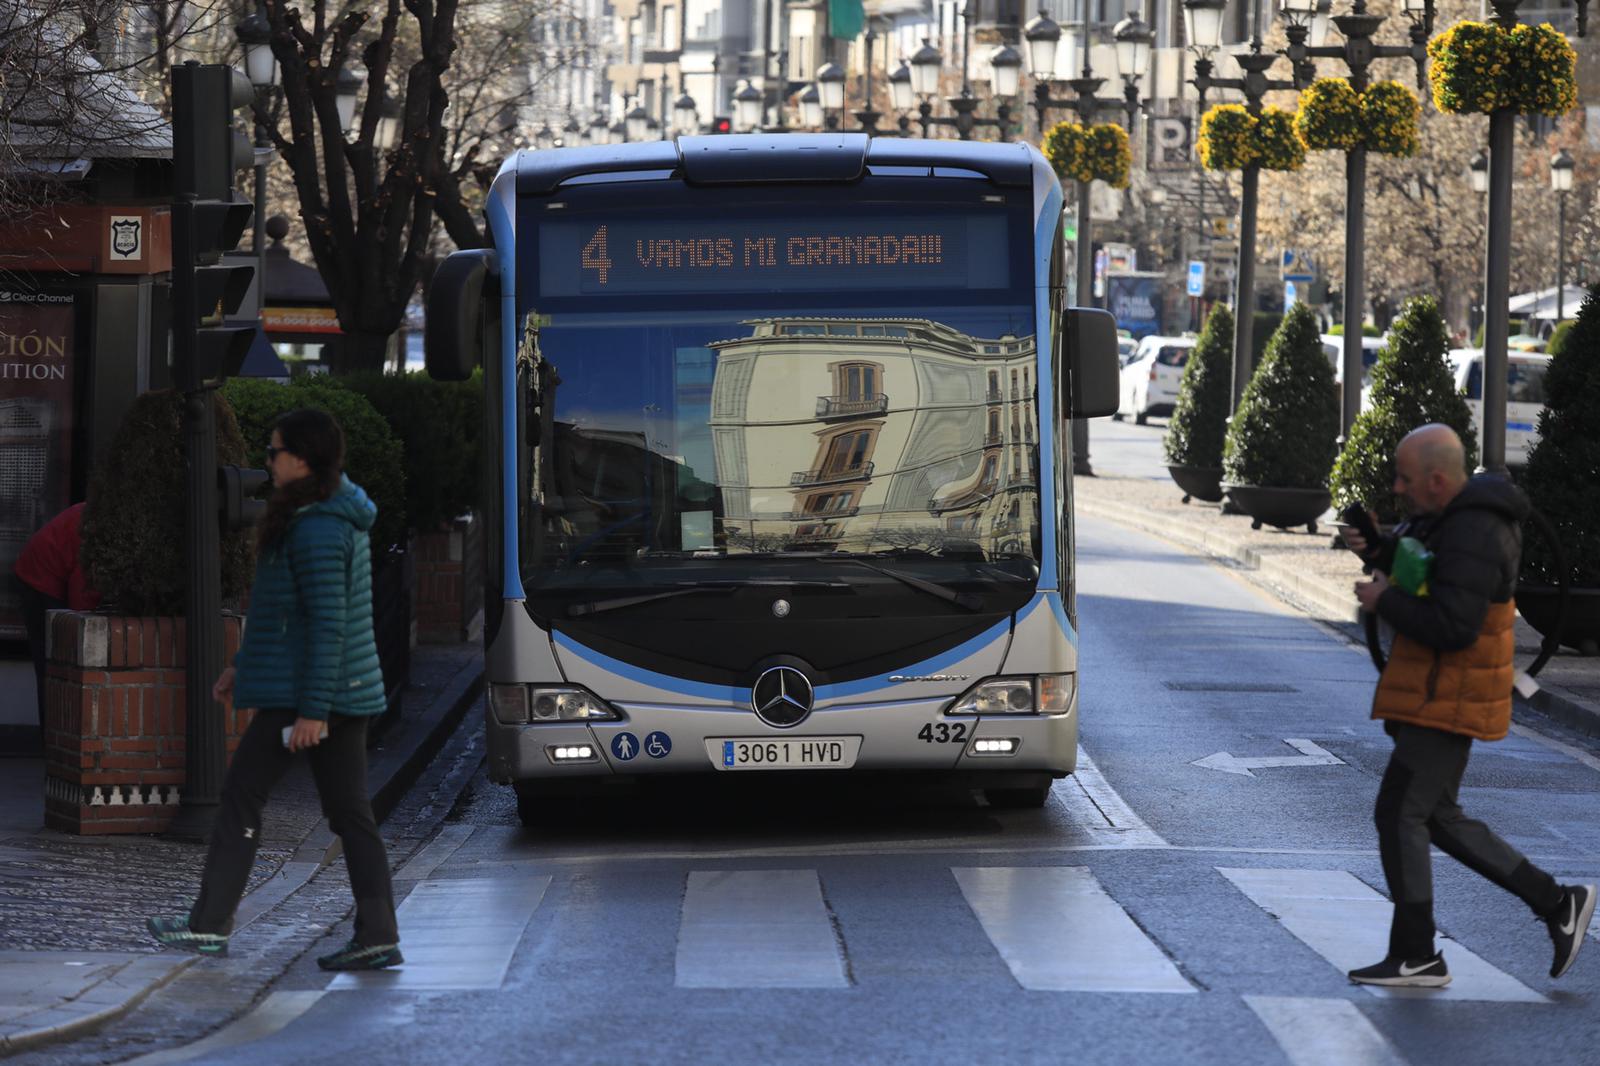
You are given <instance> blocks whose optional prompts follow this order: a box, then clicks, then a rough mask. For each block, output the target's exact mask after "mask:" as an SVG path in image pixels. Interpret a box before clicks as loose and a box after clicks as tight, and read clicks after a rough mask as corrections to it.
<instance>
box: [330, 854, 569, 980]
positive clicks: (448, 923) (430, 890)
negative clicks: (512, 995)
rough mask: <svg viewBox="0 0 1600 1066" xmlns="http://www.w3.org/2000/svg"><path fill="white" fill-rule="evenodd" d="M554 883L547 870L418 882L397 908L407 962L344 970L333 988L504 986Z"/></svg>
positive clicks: (401, 949) (402, 949) (401, 939)
mask: <svg viewBox="0 0 1600 1066" xmlns="http://www.w3.org/2000/svg"><path fill="white" fill-rule="evenodd" d="M549 887H550V877H549V876H548V875H546V876H544V877H531V878H516V879H509V880H508V879H501V878H494V879H491V878H469V879H462V880H440V881H419V882H417V887H416V888H414V889H412V890H411V894H410V895H409V896H407V897H406V898H405V901H404V902H403V903H401V904H400V907H399V910H398V911H397V912H396V917H397V918H398V919H399V922H400V951H401V954H403V955H404V956H405V959H406V961H405V964H404V965H403V966H398V967H396V968H394V969H390V970H374V971H370V972H365V973H342V974H339V975H338V976H337V977H335V978H334V979H333V981H332V983H330V984H329V985H328V990H329V991H339V990H345V989H353V988H384V989H390V988H394V989H406V990H418V991H420V990H449V991H457V990H462V989H483V988H499V987H500V985H501V984H502V983H503V982H504V981H505V976H506V969H507V968H508V967H509V966H510V965H511V956H512V954H513V953H514V952H515V951H516V950H517V944H518V942H520V941H521V940H522V932H523V930H524V929H526V928H527V926H528V919H530V918H532V917H533V912H534V911H536V910H538V908H539V903H540V902H541V901H542V900H543V899H544V894H545V890H546V889H548V888H549Z"/></svg>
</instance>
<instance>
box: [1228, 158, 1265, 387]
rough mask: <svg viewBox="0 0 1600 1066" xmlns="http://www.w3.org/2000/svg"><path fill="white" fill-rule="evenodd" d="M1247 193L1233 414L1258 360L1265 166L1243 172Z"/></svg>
mask: <svg viewBox="0 0 1600 1066" xmlns="http://www.w3.org/2000/svg"><path fill="white" fill-rule="evenodd" d="M1243 186H1244V187H1243V190H1242V191H1241V193H1240V200H1239V265H1238V268H1237V269H1236V270H1235V271H1234V276H1235V278H1236V279H1237V285H1238V294H1239V295H1238V298H1237V300H1236V301H1235V307H1234V316H1233V400H1232V402H1231V403H1230V404H1229V406H1228V411H1229V413H1230V414H1231V413H1233V412H1234V411H1237V410H1238V409H1239V398H1240V397H1241V396H1243V395H1244V387H1245V385H1246V384H1247V383H1248V382H1249V381H1250V369H1251V366H1250V365H1251V363H1253V362H1254V361H1255V348H1254V343H1255V333H1256V314H1255V311H1256V197H1257V192H1258V190H1259V189H1260V186H1261V167H1260V166H1259V165H1258V164H1255V163H1252V164H1250V165H1249V166H1247V167H1245V168H1244V171H1243Z"/></svg>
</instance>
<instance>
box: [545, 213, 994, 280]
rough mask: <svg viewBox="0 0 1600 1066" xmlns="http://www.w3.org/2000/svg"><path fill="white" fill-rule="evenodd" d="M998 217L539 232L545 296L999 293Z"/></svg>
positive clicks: (623, 225) (555, 227)
mask: <svg viewBox="0 0 1600 1066" xmlns="http://www.w3.org/2000/svg"><path fill="white" fill-rule="evenodd" d="M1005 238H1006V226H1005V220H1004V219H1003V218H1001V217H999V216H996V215H989V216H986V217H975V216H972V215H955V216H933V215H928V216H920V217H897V216H893V215H891V216H888V217H885V218H883V219H881V220H880V219H870V218H848V219H801V218H793V219H788V218H786V219H777V220H772V219H760V220H755V221H751V222H721V221H705V222H674V221H670V220H669V221H650V220H643V219H640V220H634V219H626V220H623V221H607V222H587V223H568V222H559V223H545V224H544V225H541V226H540V228H539V240H540V253H539V291H540V294H541V295H543V296H547V297H549V296H556V297H560V296H606V295H629V296H636V295H650V294H671V293H687V292H707V291H711V292H770V291H822V290H843V289H1001V288H1005V287H1006V286H1007V285H1008V284H1009V257H1008V255H1007V254H1006V239H1005Z"/></svg>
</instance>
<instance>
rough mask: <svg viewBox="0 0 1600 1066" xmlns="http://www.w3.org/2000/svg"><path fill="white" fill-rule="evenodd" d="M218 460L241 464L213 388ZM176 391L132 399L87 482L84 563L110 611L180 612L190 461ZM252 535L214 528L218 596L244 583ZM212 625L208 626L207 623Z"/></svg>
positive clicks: (234, 429)
mask: <svg viewBox="0 0 1600 1066" xmlns="http://www.w3.org/2000/svg"><path fill="white" fill-rule="evenodd" d="M206 395H207V396H208V397H210V398H211V399H212V402H213V403H214V404H215V405H216V420H217V462H218V463H219V464H222V465H225V466H239V465H242V464H243V463H244V457H245V449H244V438H243V437H241V436H240V434H239V423H238V422H237V421H236V420H235V419H234V417H233V410H232V408H230V407H229V406H228V403H227V401H226V400H224V399H223V398H222V397H221V396H220V395H219V394H217V393H207V394H206ZM183 402H184V401H183V394H182V393H180V392H177V391H175V390H171V389H167V390H162V391H159V392H147V393H145V394H144V395H142V396H140V397H138V398H137V399H135V400H134V401H133V406H132V407H130V408H129V409H128V413H127V415H126V416H125V417H124V418H123V420H122V425H120V426H118V427H117V432H116V436H115V437H113V438H112V440H111V447H110V448H108V449H107V450H106V452H105V458H104V459H102V460H101V461H100V463H99V464H98V465H97V466H96V467H95V470H94V474H93V476H92V477H90V479H89V502H88V506H87V507H85V508H84V513H83V549H82V551H83V565H84V569H85V570H87V571H88V574H89V581H90V583H91V584H92V585H94V587H95V588H96V589H98V590H99V591H100V594H101V595H102V596H103V597H104V598H105V599H104V603H105V606H106V607H107V608H108V609H114V610H117V611H120V612H121V613H123V614H130V615H181V614H183V612H184V594H185V590H186V589H187V588H188V584H189V577H188V575H189V556H188V553H187V552H186V551H185V550H184V527H185V524H186V522H185V516H186V514H187V511H186V503H185V501H186V500H187V499H188V497H189V475H188V467H187V464H186V463H185V461H184V439H183ZM253 544H254V534H252V533H251V532H249V531H244V532H228V531H224V532H223V534H222V599H223V602H224V603H228V602H236V601H237V600H238V598H239V595H240V593H242V592H243V591H244V588H245V586H246V585H247V584H248V583H249V580H250V568H251V565H252V563H253V561H254V554H253ZM213 624H214V623H213Z"/></svg>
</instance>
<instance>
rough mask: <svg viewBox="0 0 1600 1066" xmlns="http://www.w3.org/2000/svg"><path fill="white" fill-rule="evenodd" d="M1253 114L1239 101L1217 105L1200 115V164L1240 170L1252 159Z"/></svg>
mask: <svg viewBox="0 0 1600 1066" xmlns="http://www.w3.org/2000/svg"><path fill="white" fill-rule="evenodd" d="M1255 130H1256V119H1255V116H1254V115H1252V114H1250V112H1249V111H1246V110H1245V108H1244V105H1242V104H1217V105H1216V106H1215V107H1212V108H1211V109H1209V110H1208V111H1206V113H1205V114H1204V115H1203V116H1201V118H1200V143H1199V148H1200V165H1201V166H1203V167H1205V168H1206V169H1207V170H1242V169H1244V168H1245V167H1247V166H1249V165H1250V164H1251V163H1253V162H1255V146H1254V144H1253V143H1252V142H1253V141H1254V136H1255Z"/></svg>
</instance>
